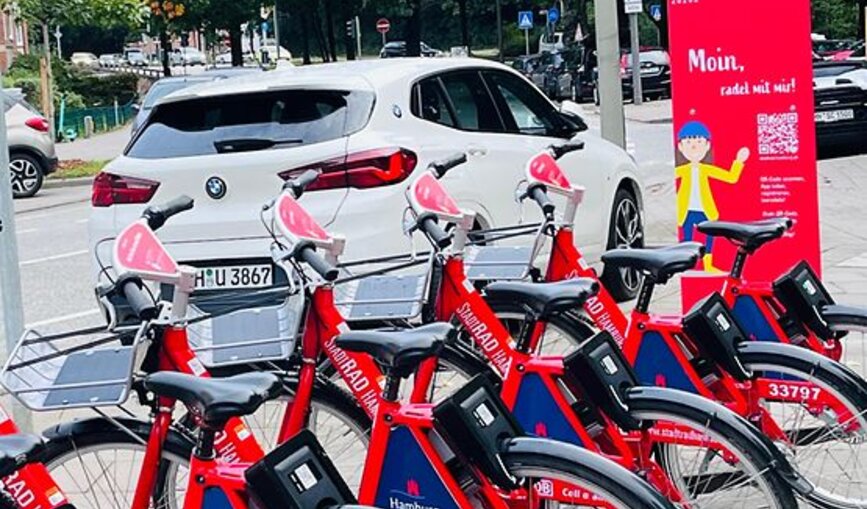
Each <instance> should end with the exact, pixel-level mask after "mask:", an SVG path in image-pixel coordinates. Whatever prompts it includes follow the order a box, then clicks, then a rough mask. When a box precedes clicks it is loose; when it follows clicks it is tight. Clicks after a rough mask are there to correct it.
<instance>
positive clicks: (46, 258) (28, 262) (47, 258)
mask: <svg viewBox="0 0 867 509" xmlns="http://www.w3.org/2000/svg"><path fill="white" fill-rule="evenodd" d="M87 253H88V250H87V249H82V250H81V251H72V252H69V253H62V254H59V255H53V256H44V257H42V258H34V259H32V260H25V261H23V262H21V263H19V264H18V266H19V267H25V266H27V265H35V264H37V263H44V262H52V261H54V260H62V259H64V258H72V257H73V256H81V255H84V254H87Z"/></svg>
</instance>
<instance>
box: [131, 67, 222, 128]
mask: <svg viewBox="0 0 867 509" xmlns="http://www.w3.org/2000/svg"><path fill="white" fill-rule="evenodd" d="M216 79H220V76H219V75H217V74H210V73H203V74H195V75H192V76H169V77H166V78H161V79H159V80H157V81H156V82H154V84H153V85H151V87H150V89H148V91H147V94H145V96H144V98H143V99H142V102H141V104H137V105H135V106H133V108H135V109H136V110H137V111H136V115H135V118H133V120H132V130H131V132H132V134H133V136H134V135H135V133H136V131H138V128H139V127H140V126H141V125H142V124H143V123H144V121H145V119H147V117H148V115H150V112H151V110H152V109H153V107H154V105H155V104H156V103H157V101H159V100H160V99H162V98H163V97H165V96H167V95H169V94H171V93H172V92H176V91H178V90H181V89H184V88H187V87H190V86H193V85H198V84H200V83H207V82H209V81H214V80H216Z"/></svg>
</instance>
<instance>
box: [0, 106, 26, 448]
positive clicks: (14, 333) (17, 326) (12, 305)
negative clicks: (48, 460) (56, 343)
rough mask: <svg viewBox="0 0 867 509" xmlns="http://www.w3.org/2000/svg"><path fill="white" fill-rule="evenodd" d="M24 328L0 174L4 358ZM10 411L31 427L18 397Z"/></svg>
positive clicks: (10, 215)
mask: <svg viewBox="0 0 867 509" xmlns="http://www.w3.org/2000/svg"><path fill="white" fill-rule="evenodd" d="M0 168H6V171H7V172H8V171H9V170H8V168H9V144H8V140H7V138H6V119H5V118H3V119H0ZM23 331H24V305H23V303H22V300H21V274H20V273H19V270H18V242H17V238H16V236H15V208H14V207H13V206H12V183H11V181H10V179H9V174H8V173H7V174H6V175H5V176H4V177H3V178H0V339H2V340H4V341H3V343H4V345H3V346H4V347H5V348H0V352H2V355H0V356H2V357H3V362H4V363H5V361H6V358H8V356H9V354H10V353H11V352H12V349H13V348H15V344H16V343H17V342H18V338H19V337H21V333H22V332H23ZM12 415H13V418H14V419H15V423H16V424H18V427H19V428H21V430H22V431H25V432H28V431H31V430H32V429H33V422H32V420H31V417H30V413H29V412H27V410H25V409H24V407H23V406H21V404H19V403H18V402H17V401H13V402H12Z"/></svg>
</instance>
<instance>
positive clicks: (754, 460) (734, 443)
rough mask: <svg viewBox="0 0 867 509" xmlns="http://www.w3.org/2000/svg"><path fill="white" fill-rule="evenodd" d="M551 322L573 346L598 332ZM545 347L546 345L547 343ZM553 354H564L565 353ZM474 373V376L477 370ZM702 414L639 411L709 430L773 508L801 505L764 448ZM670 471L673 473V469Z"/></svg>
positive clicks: (512, 312)
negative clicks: (711, 424) (765, 463)
mask: <svg viewBox="0 0 867 509" xmlns="http://www.w3.org/2000/svg"><path fill="white" fill-rule="evenodd" d="M490 305H491V308H492V310H493V311H494V313H495V314H496V315H497V316H498V317H505V318H506V319H507V320H508V317H513V318H520V319H523V317H524V316H525V313H524V312H523V310H521V308H520V307H519V306H518V305H517V304H515V303H509V302H492V303H490ZM508 323H509V322H508V321H506V322H504V324H507V325H508ZM548 323H549V324H550V325H552V326H554V327H555V328H558V329H560V330H562V331H563V332H565V333H566V334H567V335H568V336H569V337H570V338H572V339H574V340H575V342H574V345H573V346H577V345H578V344H579V343H580V342H581V341H582V340H584V339H587V338H589V337H590V336H592V335H593V334H594V333H595V331H594V330H593V329H592V328H591V327H590V326H589V324H588V323H587V322H586V321H585V320H583V319H582V318H581V315H580V314H577V313H564V314H560V315H556V316H554V317H551V318H550V320H549V322H548ZM542 346H543V347H544V345H542ZM550 353H558V354H563V353H565V352H550ZM473 364H474V363H472V362H466V363H465V364H464V365H466V366H472V365H473ZM470 374H473V375H474V374H476V373H470ZM698 415H699V414H690V413H689V412H680V411H676V409H671V410H670V411H669V412H668V413H666V412H665V411H664V410H663V409H661V408H658V407H655V408H643V409H642V411H641V412H640V413H638V414H636V417H637V418H638V419H639V420H641V419H648V420H667V421H669V422H676V423H680V424H684V425H686V426H688V427H690V428H691V429H695V430H702V432H708V434H710V435H712V436H714V437H716V438H717V439H719V440H721V443H727V445H729V446H730V447H731V448H732V454H734V455H735V456H737V457H738V459H739V460H740V461H744V462H745V469H746V470H747V471H750V472H754V473H755V475H760V476H761V478H762V480H763V481H764V482H765V483H766V488H765V489H764V490H763V492H764V494H765V496H766V497H767V499H768V500H767V501H768V503H772V505H770V506H769V507H776V508H779V509H789V508H796V507H797V502H796V500H795V497H794V494H793V493H792V489H791V488H790V486H789V484H788V483H787V482H786V481H785V480H784V479H783V478H782V477H781V476H779V475H778V474H777V473H776V472H775V471H773V470H767V469H764V468H761V467H760V466H759V465H760V464H761V459H762V458H763V457H764V456H763V454H762V453H761V451H758V450H755V449H754V447H753V446H752V445H750V444H749V443H748V442H747V441H745V440H744V439H742V438H739V437H737V436H731V437H728V436H727V434H726V433H725V431H724V430H722V429H710V430H708V428H707V423H706V422H701V421H698V420H696V417H697V416H698ZM672 447H675V446H669V449H671V448H672ZM669 452H670V450H669ZM663 466H665V465H663ZM668 473H669V474H670V473H671V472H668ZM698 507H701V506H698Z"/></svg>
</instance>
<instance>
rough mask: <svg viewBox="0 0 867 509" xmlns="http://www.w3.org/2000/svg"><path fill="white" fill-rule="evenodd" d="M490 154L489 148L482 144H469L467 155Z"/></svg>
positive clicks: (479, 155)
mask: <svg viewBox="0 0 867 509" xmlns="http://www.w3.org/2000/svg"><path fill="white" fill-rule="evenodd" d="M487 154H488V149H486V148H485V147H482V146H480V145H468V146H467V155H469V156H472V157H482V156H485V155H487Z"/></svg>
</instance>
